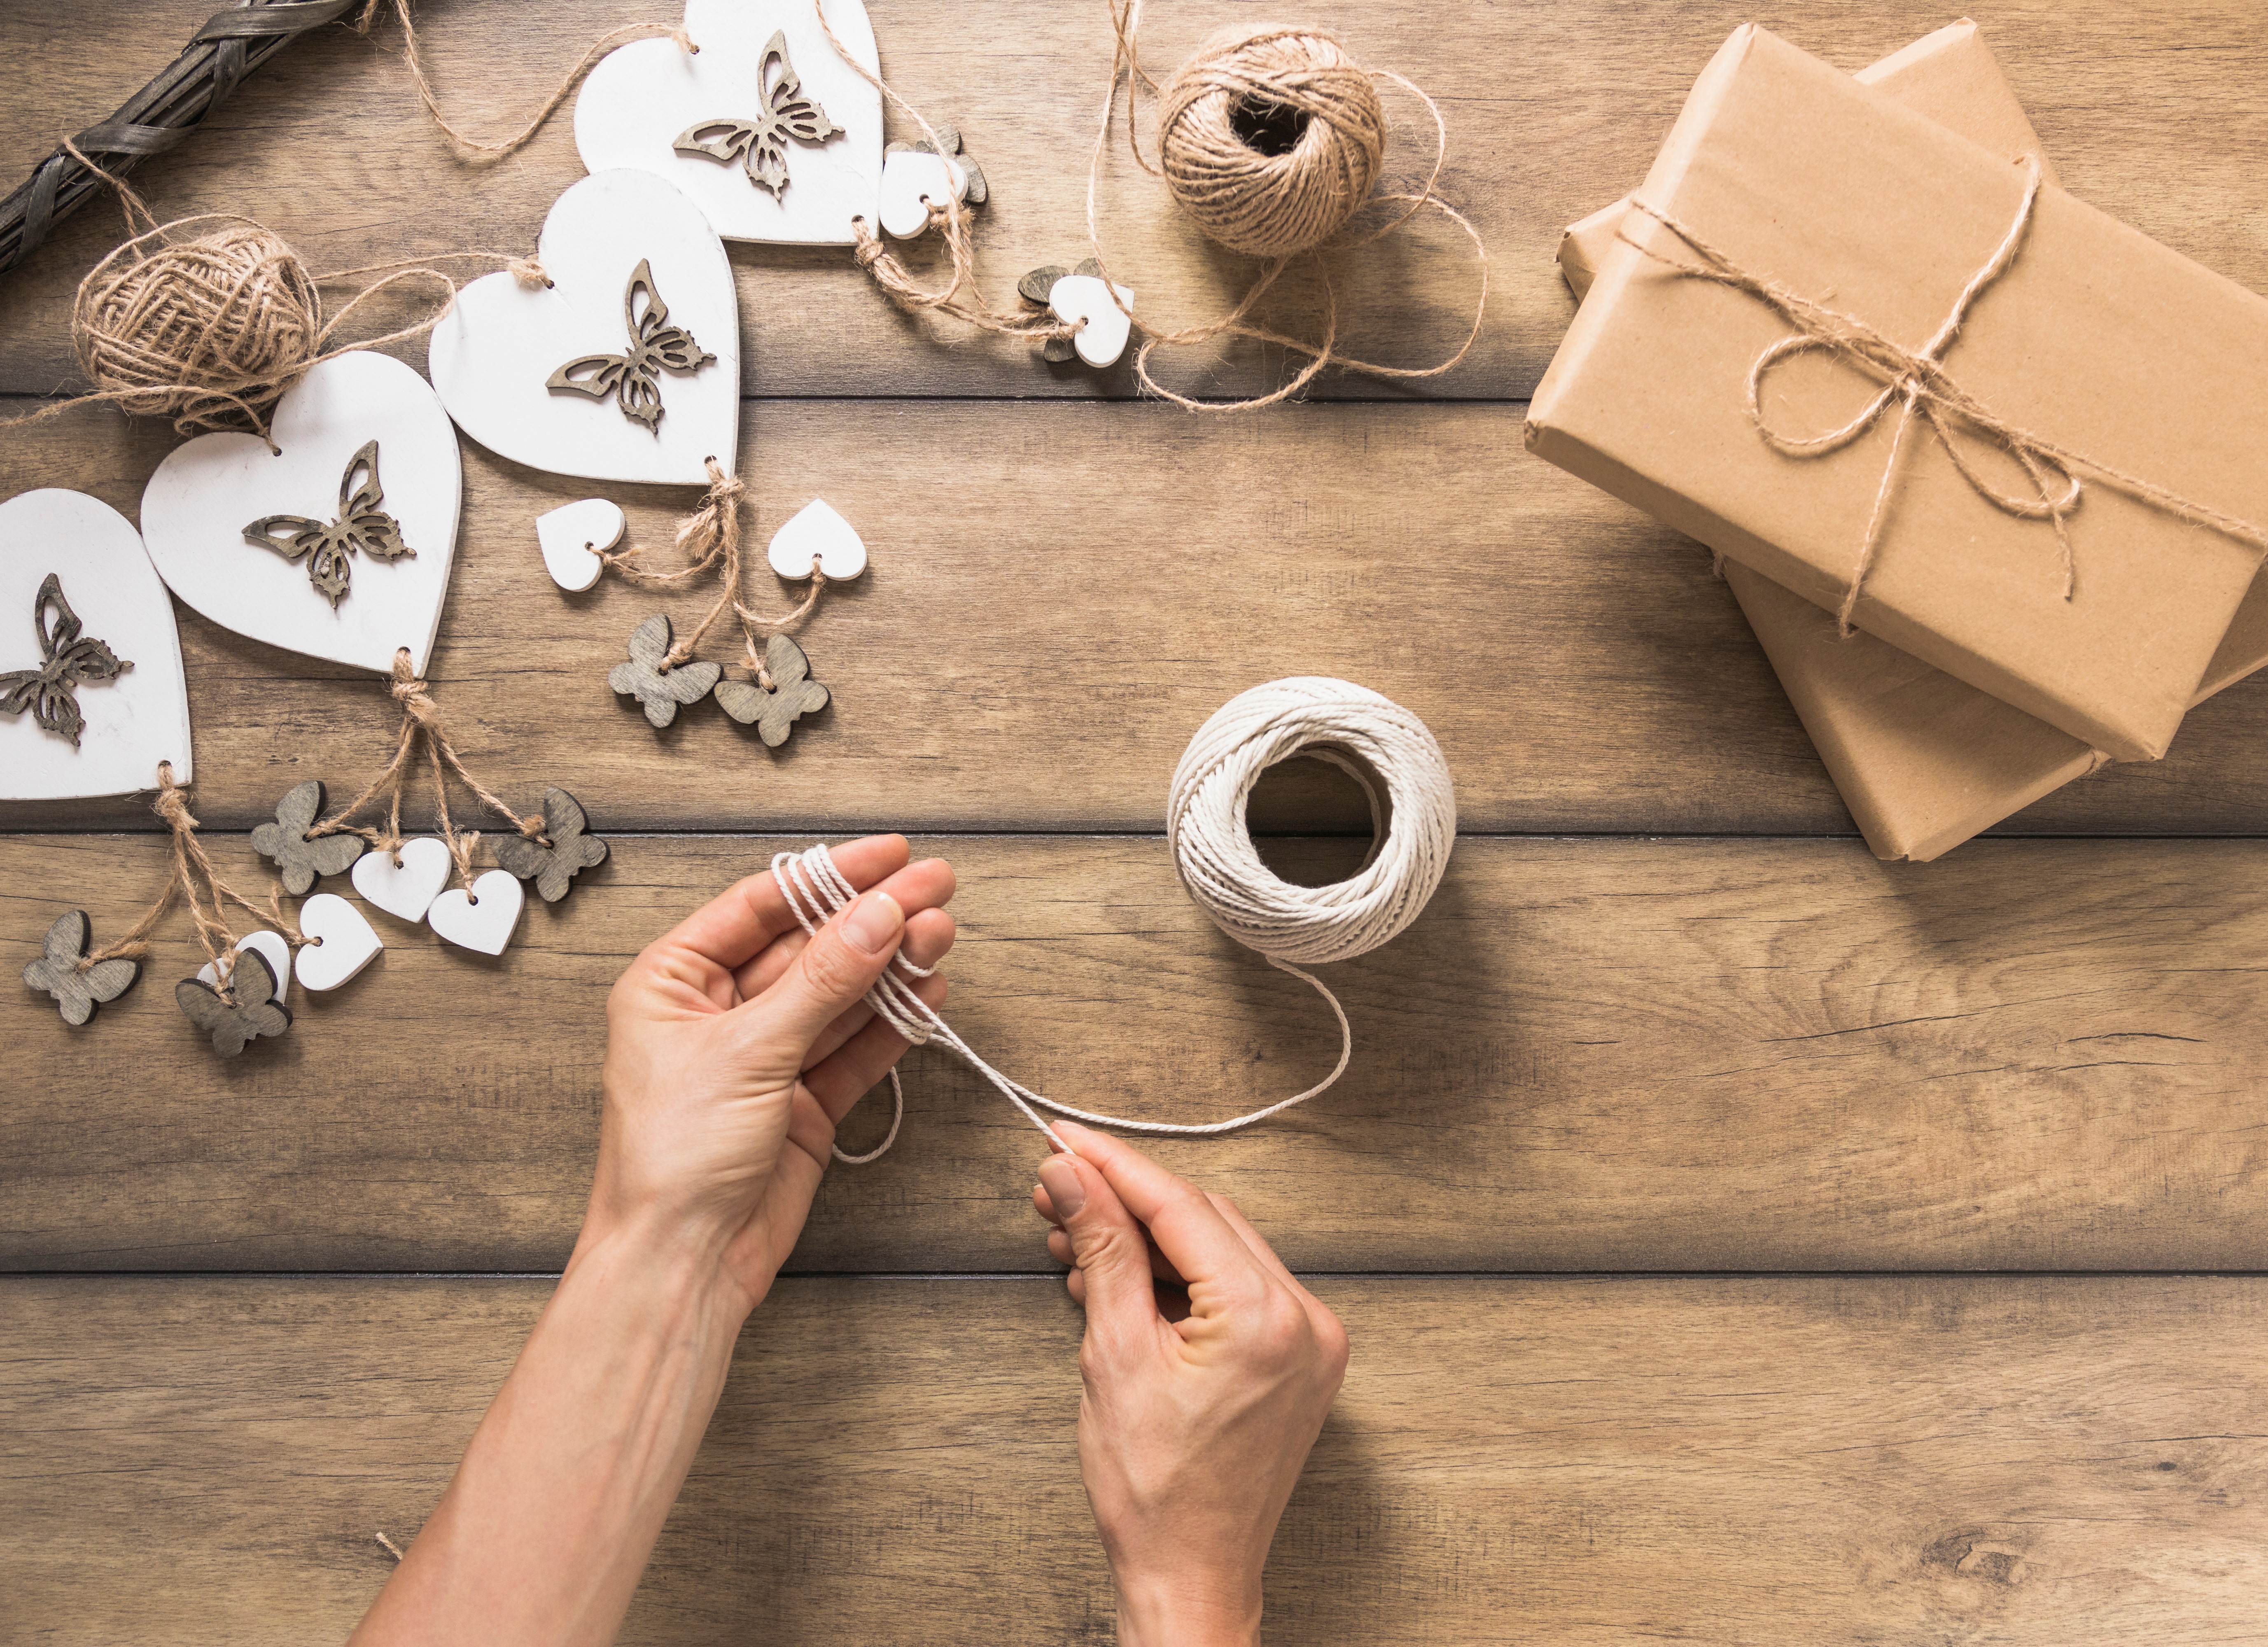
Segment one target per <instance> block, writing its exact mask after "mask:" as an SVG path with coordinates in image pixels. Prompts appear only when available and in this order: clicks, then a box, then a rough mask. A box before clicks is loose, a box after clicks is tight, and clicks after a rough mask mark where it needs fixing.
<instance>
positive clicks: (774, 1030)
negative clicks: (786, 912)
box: [732, 889, 906, 1071]
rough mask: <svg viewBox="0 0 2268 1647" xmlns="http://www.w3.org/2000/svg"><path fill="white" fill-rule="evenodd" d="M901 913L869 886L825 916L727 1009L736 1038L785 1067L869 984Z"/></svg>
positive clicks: (898, 930)
mask: <svg viewBox="0 0 2268 1647" xmlns="http://www.w3.org/2000/svg"><path fill="white" fill-rule="evenodd" d="M905 926H906V915H905V911H904V910H903V909H902V908H899V907H898V901H897V900H896V899H895V898H893V897H891V896H890V894H889V893H886V892H883V891H880V889H877V890H875V891H873V892H865V893H859V894H858V900H857V901H855V902H853V903H852V904H851V906H850V907H849V908H845V909H844V910H843V912H842V913H841V914H839V915H834V916H831V917H830V918H829V919H828V923H827V924H826V925H825V926H822V927H821V928H820V929H819V931H818V932H817V934H816V935H814V937H813V938H812V940H811V942H810V943H808V944H806V945H804V946H803V949H802V951H801V952H800V953H799V954H798V955H797V956H796V958H795V960H794V962H793V963H792V965H791V966H790V967H788V969H787V971H786V972H784V973H783V974H781V975H780V980H779V982H777V983H776V984H774V985H773V986H772V987H771V988H770V989H767V990H765V991H764V992H763V993H762V995H760V996H757V997H756V998H755V1000H753V1001H746V1002H743V1003H742V1004H740V1005H739V1006H736V1007H734V1008H733V1013H732V1016H733V1017H734V1018H737V1019H739V1020H740V1023H739V1025H738V1026H737V1033H739V1034H740V1037H741V1039H742V1040H743V1041H755V1042H761V1043H762V1045H763V1046H764V1047H766V1048H770V1049H771V1055H773V1056H777V1057H780V1058H782V1059H783V1060H784V1061H785V1060H791V1059H792V1062H784V1067H785V1068H786V1069H787V1070H790V1071H793V1070H800V1069H801V1068H802V1067H803V1063H804V1058H805V1055H806V1054H807V1053H808V1052H809V1051H810V1049H811V1045H812V1043H813V1042H814V1041H815V1040H818V1039H819V1036H820V1033H821V1031H823V1030H825V1029H826V1027H827V1026H828V1024H829V1023H831V1022H832V1021H833V1020H834V1018H835V1016H836V1014H837V1013H839V1012H842V1011H846V1010H848V1009H849V1008H850V1007H851V1005H852V1004H854V1003H856V1002H857V1000H858V997H859V996H862V995H864V994H865V993H866V991H867V990H868V989H872V988H873V986H874V981H875V980H876V979H878V978H880V976H881V975H882V969H883V968H884V967H887V966H888V965H889V964H890V958H891V957H892V956H893V955H895V954H896V953H897V952H898V941H899V939H900V937H902V936H903V934H904V932H905Z"/></svg>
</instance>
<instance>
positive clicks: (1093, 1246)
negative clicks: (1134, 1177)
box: [1040, 1155, 1158, 1338]
mask: <svg viewBox="0 0 2268 1647" xmlns="http://www.w3.org/2000/svg"><path fill="white" fill-rule="evenodd" d="M1040 1182H1041V1183H1042V1185H1043V1186H1044V1187H1046V1189H1047V1192H1048V1199H1049V1201H1050V1202H1054V1203H1055V1214H1056V1219H1057V1222H1058V1223H1060V1224H1062V1225H1063V1228H1064V1234H1066V1235H1068V1236H1070V1237H1071V1261H1072V1262H1073V1263H1075V1264H1077V1265H1078V1266H1079V1274H1080V1275H1081V1276H1084V1277H1085V1278H1086V1325H1087V1333H1088V1335H1089V1337H1090V1338H1092V1337H1093V1336H1094V1334H1095V1332H1096V1330H1097V1329H1098V1328H1100V1329H1101V1330H1103V1331H1106V1332H1108V1333H1113V1334H1116V1333H1128V1332H1134V1331H1139V1330H1145V1329H1147V1328H1148V1327H1151V1326H1152V1325H1153V1324H1154V1323H1155V1321H1156V1320H1157V1319H1158V1300H1157V1295H1156V1294H1155V1293H1154V1292H1152V1290H1151V1287H1150V1240H1149V1237H1148V1235H1147V1234H1146V1233H1145V1232H1144V1231H1143V1228H1142V1226H1141V1224H1139V1223H1138V1222H1137V1221H1136V1220H1135V1217H1134V1215H1133V1214H1132V1213H1130V1212H1129V1211H1127V1210H1126V1204H1125V1202H1122V1201H1120V1200H1119V1199H1118V1195H1117V1192H1116V1190H1114V1189H1112V1188H1111V1187H1110V1182H1109V1180H1108V1179H1106V1178H1104V1177H1103V1175H1102V1174H1101V1172H1099V1171H1098V1170H1097V1169H1096V1168H1094V1166H1092V1165H1089V1164H1088V1163H1086V1162H1085V1161H1082V1160H1080V1159H1079V1157H1077V1156H1075V1155H1051V1156H1049V1158H1047V1159H1046V1160H1044V1161H1042V1162H1041V1163H1040Z"/></svg>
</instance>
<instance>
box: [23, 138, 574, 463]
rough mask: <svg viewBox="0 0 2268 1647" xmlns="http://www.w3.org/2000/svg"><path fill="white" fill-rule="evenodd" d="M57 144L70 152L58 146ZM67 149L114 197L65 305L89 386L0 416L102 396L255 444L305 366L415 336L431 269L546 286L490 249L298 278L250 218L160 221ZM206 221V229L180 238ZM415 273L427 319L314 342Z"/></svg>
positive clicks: (523, 264)
mask: <svg viewBox="0 0 2268 1647" xmlns="http://www.w3.org/2000/svg"><path fill="white" fill-rule="evenodd" d="M64 147H65V148H66V149H70V144H69V143H66V144H65V145H64ZM71 152H72V154H73V155H74V156H75V158H77V159H78V160H79V161H80V162H81V164H83V165H85V166H86V167H87V168H88V169H89V170H90V171H91V172H92V173H94V174H95V175H96V176H98V177H99V178H100V179H102V180H104V181H105V182H107V183H108V184H109V185H110V186H111V187H112V188H114V189H115V190H116V191H117V194H118V199H119V206H120V210H122V212H123V213H124V214H125V217H126V227H127V231H128V235H129V238H128V239H127V240H126V242H125V243H124V244H123V245H122V246H118V247H116V248H115V249H114V250H113V251H112V252H111V253H110V254H108V255H107V256H106V257H104V258H103V260H102V261H100V262H99V263H97V264H96V265H95V266H94V267H93V268H91V269H89V270H88V271H87V274H86V276H85V279H83V280H81V281H80V282H79V284H78V291H77V296H76V297H75V298H74V299H73V300H72V304H71V342H72V346H73V347H74V349H76V350H77V355H78V362H79V368H80V370H81V371H84V372H85V374H86V376H87V378H88V379H89V380H91V381H92V383H93V384H94V386H95V387H94V390H93V392H92V393H87V394H81V395H74V396H72V397H71V398H70V399H68V400H63V401H51V402H50V403H48V405H47V406H44V407H42V408H40V409H39V410H38V411H35V412H32V413H29V414H27V415H25V416H22V417H19V418H13V419H10V420H8V422H9V423H37V422H39V421H40V420H41V419H43V418H48V417H53V416H55V415H58V414H60V413H63V412H66V411H69V410H70V409H71V408H74V407H80V406H86V405H90V404H94V403H98V402H108V403H111V404H114V405H117V406H118V407H120V408H122V409H123V410H124V411H126V412H128V413H129V414H131V415H135V416H142V417H158V416H170V417H171V418H172V419H173V428H174V430H175V432H176V433H179V434H182V435H195V434H203V433H205V432H207V431H208V430H217V429H250V430H254V431H256V432H258V433H259V434H260V435H261V437H263V438H265V437H266V436H267V433H268V430H267V425H266V423H265V422H264V420H263V417H262V414H263V413H264V412H265V411H266V410H267V408H269V407H271V406H273V405H274V404H275V403H276V401H277V400H278V399H279V398H280V397H281V396H282V395H283V394H284V392H285V391H287V390H288V389H290V388H291V386H292V385H293V384H295V383H297V382H298V380H299V379H301V378H303V377H305V376H306V374H307V372H308V371H310V370H311V369H313V367H314V366H316V365H318V364H320V363H321V362H323V361H326V360H331V359H335V358H336V357H338V356H340V355H342V354H345V353H347V352H349V350H350V349H375V348H379V347H381V346H383V345H385V344H387V343H393V342H401V341H402V340H404V339H407V338H411V337H416V336H418V335H421V334H423V333H424V332H427V331H430V330H431V328H432V327H433V326H434V325H435V324H436V323H437V322H438V320H440V318H441V316H442V315H443V314H444V313H446V312H447V310H448V305H449V303H450V301H451V300H453V298H455V296H456V290H457V288H456V283H455V282H453V281H452V280H451V279H450V278H449V277H448V276H446V274H443V273H442V272H441V271H440V270H439V269H437V268H431V267H430V266H429V265H431V263H434V262H439V261H449V260H453V259H462V258H472V259H479V260H483V261H494V262H497V263H501V264H502V265H504V267H505V268H508V269H509V270H510V271H511V272H512V276H513V277H514V278H515V279H517V280H518V281H519V283H521V284H522V285H526V286H536V285H548V284H549V278H548V277H547V276H545V275H544V273H543V270H542V268H541V267H540V266H539V265H537V264H536V263H535V262H534V261H532V260H530V259H526V258H520V257H516V256H513V255H512V254H508V253H502V252H477V251H468V252H447V253H441V254H437V255H436V256H434V257H432V258H428V259H423V260H404V261H401V262H399V263H381V264H377V265H373V266H371V267H368V268H347V269H338V270H334V271H333V272H331V273H328V274H322V275H315V274H310V273H309V272H308V270H307V268H306V264H305V263H303V262H302V261H300V259H299V256H298V253H296V252H294V251H293V250H292V249H291V246H288V245H287V244H285V243H284V240H283V239H281V238H279V237H278V236H277V235H276V233H275V232H273V231H272V230H269V228H267V227H266V226H265V225H263V224H260V223H257V222H255V221H254V220H253V219H252V218H249V217H239V216H237V215H236V214H234V213H232V212H202V213H198V214H196V215H195V216H192V217H179V218H175V219H173V221H172V222H169V223H162V224H161V223H159V222H158V220H157V217H156V215H155V214H154V213H152V212H151V210H150V208H149V206H148V205H147V204H146V203H145V202H144V201H143V199H142V197H141V196H140V195H137V194H136V193H135V192H134V190H133V189H132V188H131V187H129V186H128V185H127V183H126V182H125V181H124V180H122V179H121V178H119V177H116V176H114V175H113V174H112V173H108V172H106V171H104V170H103V169H102V168H101V167H100V166H98V165H95V164H94V163H93V162H92V161H91V160H88V159H87V158H86V157H85V155H83V154H79V153H78V152H77V150H75V149H72V150H71ZM137 219H138V221H139V224H141V227H140V230H139V232H136V223H137ZM200 224H217V225H219V226H218V227H217V228H214V229H211V230H210V231H209V232H203V233H198V234H194V235H187V236H185V235H184V231H186V230H188V229H190V228H192V227H194V226H196V225H200ZM387 271H392V272H387ZM373 274H375V275H379V276H381V278H379V279H378V280H375V281H372V282H371V283H368V284H367V285H365V286H364V287H363V288H362V289H361V290H359V291H358V292H357V293H356V294H355V296H354V297H352V298H350V299H349V300H348V302H347V303H346V304H345V305H344V306H343V307H342V308H341V309H340V310H339V311H338V312H337V313H335V314H334V315H332V316H330V317H329V318H328V320H327V319H326V318H325V317H324V313H323V300H322V295H321V292H320V288H321V287H322V286H325V285H328V284H332V283H337V282H340V281H343V280H350V279H354V278H357V277H359V276H368V275H373ZM416 281H423V282H424V283H428V284H431V283H438V284H439V286H440V288H441V301H440V303H439V305H438V306H437V307H436V308H435V310H434V312H432V313H431V315H429V316H428V317H426V318H425V319H424V320H420V321H418V322H416V324H414V325H410V326H406V327H401V328H399V329H397V330H394V331H392V332H387V333H385V334H383V335H379V336H377V337H372V338H365V339H364V340H362V341H361V342H357V343H352V344H347V345H343V346H342V347H340V348H337V349H326V346H327V345H328V343H329V342H330V341H331V339H332V336H333V335H334V334H335V333H336V332H337V330H338V328H339V327H340V326H341V325H342V323H343V322H344V321H345V320H346V319H347V318H348V316H350V315H351V314H352V313H353V312H355V311H356V310H357V308H359V307H361V306H362V305H363V304H365V303H366V302H368V301H369V300H370V299H371V298H373V297H375V296H377V295H378V294H379V292H381V291H384V290H387V289H388V288H390V287H394V286H397V285H401V284H403V283H409V282H416ZM5 426H7V425H6V424H0V427H5ZM273 449H274V444H273V442H270V450H273Z"/></svg>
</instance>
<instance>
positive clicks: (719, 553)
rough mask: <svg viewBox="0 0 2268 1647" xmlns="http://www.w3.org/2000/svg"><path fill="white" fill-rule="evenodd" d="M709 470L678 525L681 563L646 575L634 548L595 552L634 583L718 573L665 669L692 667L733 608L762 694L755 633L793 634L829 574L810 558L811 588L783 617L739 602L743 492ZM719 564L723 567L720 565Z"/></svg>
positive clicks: (766, 675)
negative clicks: (712, 593)
mask: <svg viewBox="0 0 2268 1647" xmlns="http://www.w3.org/2000/svg"><path fill="white" fill-rule="evenodd" d="M703 462H704V463H705V464H707V466H708V469H709V489H708V491H707V492H706V493H705V494H703V496H702V499H701V503H700V506H699V507H698V508H696V509H695V510H694V511H693V512H692V513H691V514H689V515H687V516H686V517H685V518H682V519H681V520H680V521H679V522H678V523H677V537H676V541H677V548H678V551H679V553H680V554H681V555H684V557H685V560H684V562H683V564H681V565H679V566H675V567H673V568H670V569H669V570H666V571H652V570H648V569H647V568H646V566H645V564H644V550H643V549H642V548H637V547H636V546H633V547H632V548H627V549H624V550H622V551H621V552H620V553H616V552H615V551H614V550H611V549H600V550H597V551H595V553H596V554H597V555H598V557H599V559H600V562H602V563H604V564H605V565H607V566H608V567H611V568H613V569H614V570H615V571H618V572H620V573H622V576H624V577H628V578H630V579H631V580H632V581H633V582H637V583H642V584H647V585H656V586H659V587H665V588H666V587H668V586H670V585H676V584H681V583H685V582H688V581H689V580H690V579H692V578H696V577H701V576H702V575H703V574H704V573H706V572H708V571H710V570H711V569H712V568H713V569H716V570H718V574H719V576H718V583H719V587H718V592H717V599H716V600H715V601H714V602H712V603H711V606H710V607H709V610H708V611H707V612H706V613H704V614H702V618H701V621H700V622H699V623H698V624H696V625H695V626H694V629H693V630H692V632H691V633H690V634H689V635H687V636H684V638H682V639H681V640H678V641H675V642H674V643H672V644H671V646H670V649H669V651H668V653H667V654H666V657H665V658H664V666H665V667H666V668H670V669H674V668H675V667H676V666H677V665H680V664H682V663H688V662H690V661H691V660H692V658H693V657H694V655H695V654H696V653H697V652H698V651H700V650H701V643H702V642H703V640H704V639H706V638H707V636H708V634H709V631H710V629H712V628H713V627H715V625H716V622H717V620H718V618H720V617H722V616H723V615H724V614H725V608H726V607H731V608H732V611H733V615H734V616H735V617H737V618H738V619H739V620H740V640H741V647H742V650H743V651H744V652H745V653H746V655H747V669H748V672H749V673H751V674H752V675H754V676H755V679H756V680H757V682H758V683H759V684H760V685H762V687H763V688H764V690H765V691H767V692H769V691H770V690H772V687H773V681H772V678H771V673H770V671H769V670H768V669H766V668H765V666H764V658H763V654H762V652H760V651H757V649H756V634H757V631H759V630H769V631H770V632H771V633H774V634H784V633H785V632H786V631H787V630H789V629H793V628H794V627H795V626H796V625H797V624H799V623H800V622H802V621H804V619H806V618H807V617H809V616H810V615H811V614H812V613H813V612H814V610H816V609H817V607H818V606H819V601H820V598H821V596H822V595H824V594H825V593H826V592H827V587H828V577H827V574H826V573H825V572H824V571H822V570H820V563H819V557H818V556H817V555H813V556H812V558H811V576H810V584H811V587H810V589H809V591H808V592H806V594H805V595H804V598H803V602H802V604H801V605H800V606H799V607H796V608H795V609H794V610H793V611H792V612H790V613H789V614H787V615H786V616H784V617H778V618H768V617H765V616H764V615H763V614H761V613H759V612H756V611H754V610H752V609H751V608H750V607H748V606H747V603H746V602H744V601H742V600H741V599H740V505H741V503H742V501H743V500H744V498H745V497H746V496H747V486H746V485H745V484H744V483H743V482H741V480H740V477H739V476H738V475H734V474H725V471H724V468H723V467H722V466H721V465H719V464H718V461H717V460H716V459H715V458H713V457H711V458H706V459H703ZM720 562H721V564H720Z"/></svg>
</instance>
